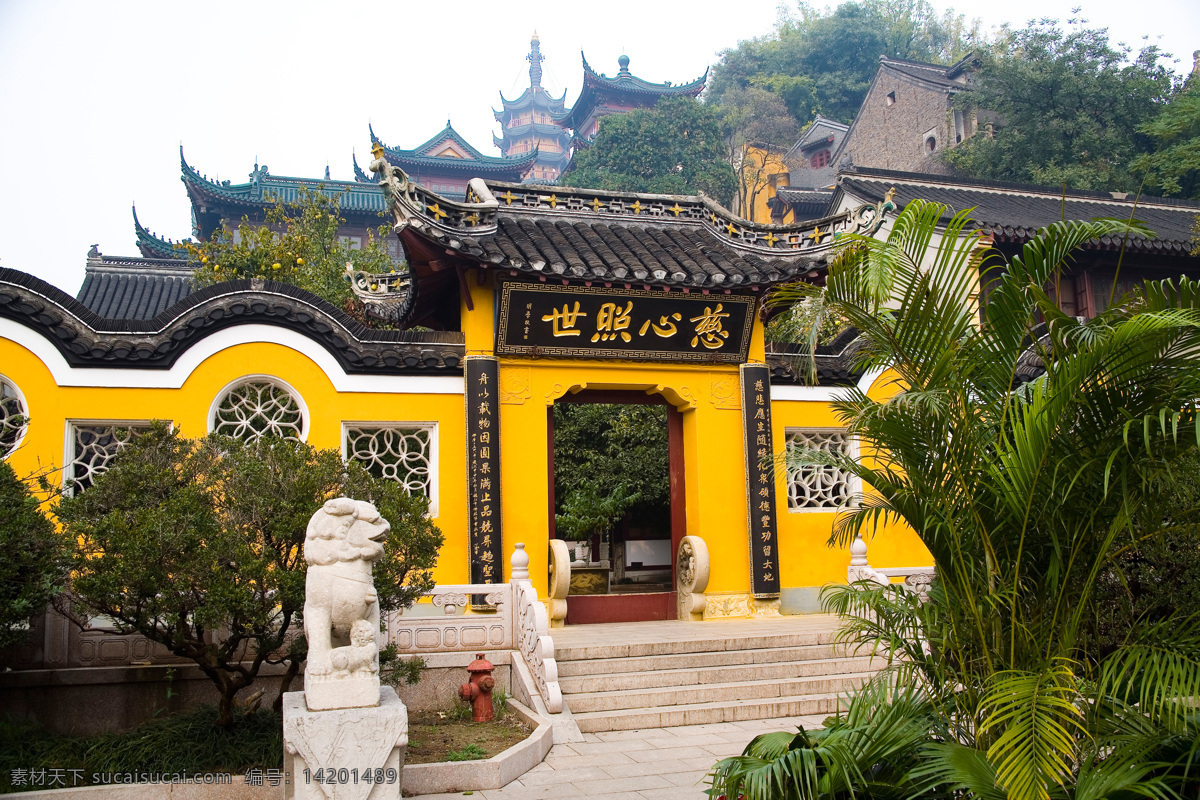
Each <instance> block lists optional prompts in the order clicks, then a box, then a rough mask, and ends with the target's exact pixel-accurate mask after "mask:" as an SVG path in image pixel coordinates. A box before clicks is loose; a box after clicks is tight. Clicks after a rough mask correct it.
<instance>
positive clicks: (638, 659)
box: [553, 617, 882, 733]
mask: <svg viewBox="0 0 1200 800" xmlns="http://www.w3.org/2000/svg"><path fill="white" fill-rule="evenodd" d="M790 620H795V622H790ZM601 629H604V630H601ZM835 631H836V622H835V621H833V620H832V618H828V617H821V618H783V619H782V620H737V621H721V622H702V623H696V622H651V623H626V624H614V625H580V626H571V627H568V628H565V629H562V630H556V631H554V632H553V635H554V640H555V656H556V658H557V659H558V674H559V685H560V686H561V688H562V692H563V698H564V700H565V702H566V705H567V707H568V708H570V710H571V714H572V716H573V717H574V719H575V721H576V723H578V725H579V729H580V730H581V731H583V732H585V733H588V732H597V731H616V730H633V729H641V728H665V727H669V726H674V725H702V724H708V723H714V722H734V721H741V720H751V719H773V718H778V717H795V716H802V715H808V714H830V713H833V712H835V711H837V710H838V708H839V699H838V698H839V696H842V695H844V694H845V693H846V692H849V691H853V690H854V689H856V688H857V687H858V686H860V685H862V683H863V682H864V681H866V680H867V679H868V678H869V677H870V676H871V675H872V674H874V672H875V670H876V669H878V668H879V667H880V666H882V663H881V662H880V661H879V660H875V661H874V662H872V659H870V658H869V657H851V656H846V655H845V654H844V653H843V652H842V648H841V647H839V646H838V645H836V644H834V643H833V636H834V633H835Z"/></svg>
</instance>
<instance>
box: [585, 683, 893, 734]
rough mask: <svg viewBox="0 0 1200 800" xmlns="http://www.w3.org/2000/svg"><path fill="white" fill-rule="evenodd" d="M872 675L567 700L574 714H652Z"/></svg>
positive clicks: (824, 688) (819, 689)
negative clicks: (639, 711)
mask: <svg viewBox="0 0 1200 800" xmlns="http://www.w3.org/2000/svg"><path fill="white" fill-rule="evenodd" d="M872 674H873V673H871V672H850V673H846V674H841V675H816V676H809V677H801V678H786V679H782V680H780V679H774V680H757V681H734V682H728V683H714V684H706V685H703V686H698V685H697V686H660V687H655V688H649V689H635V690H632V691H608V692H578V693H573V694H570V695H568V697H567V698H566V701H567V705H568V706H569V707H570V709H571V713H572V714H579V713H586V712H593V711H620V710H627V709H644V710H647V711H649V710H652V709H654V708H661V707H667V706H679V705H692V704H695V703H699V702H711V703H734V704H736V703H742V702H747V701H754V700H765V699H771V698H780V697H803V696H807V695H823V694H837V693H839V692H847V691H853V690H855V689H857V688H858V687H859V686H861V685H862V684H863V682H865V681H866V680H868V679H869V678H870V677H871V675H872ZM670 724H675V723H670ZM678 724H681V725H683V724H688V723H678Z"/></svg>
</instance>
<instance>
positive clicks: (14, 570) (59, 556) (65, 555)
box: [0, 461, 71, 647]
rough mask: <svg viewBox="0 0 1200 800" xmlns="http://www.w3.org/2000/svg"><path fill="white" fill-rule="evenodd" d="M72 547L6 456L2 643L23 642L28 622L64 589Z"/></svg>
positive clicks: (1, 496)
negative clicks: (47, 516)
mask: <svg viewBox="0 0 1200 800" xmlns="http://www.w3.org/2000/svg"><path fill="white" fill-rule="evenodd" d="M70 549H71V546H70V543H69V541H68V540H67V539H66V538H65V537H64V536H63V535H61V534H60V533H59V532H58V531H57V530H55V528H54V524H53V523H52V522H51V521H50V520H49V519H47V518H46V515H45V514H43V513H42V511H41V509H40V508H38V501H37V499H36V498H35V497H34V496H33V495H32V494H30V492H29V488H28V487H27V486H26V484H25V482H24V481H22V480H21V479H20V478H18V477H17V474H16V473H15V472H13V469H12V467H10V466H9V465H8V464H7V463H5V462H3V461H0V553H3V554H4V557H3V559H0V647H4V646H6V645H10V644H15V643H16V642H19V641H21V640H22V639H23V638H24V637H25V626H26V625H27V624H28V622H29V621H30V620H31V619H32V618H33V617H34V616H35V615H37V614H39V613H41V612H42V611H44V610H45V608H46V604H47V603H49V602H50V600H51V599H52V598H53V597H54V596H55V595H57V594H58V593H59V592H60V591H62V587H63V583H64V582H65V580H66V577H67V566H68V564H69V563H70Z"/></svg>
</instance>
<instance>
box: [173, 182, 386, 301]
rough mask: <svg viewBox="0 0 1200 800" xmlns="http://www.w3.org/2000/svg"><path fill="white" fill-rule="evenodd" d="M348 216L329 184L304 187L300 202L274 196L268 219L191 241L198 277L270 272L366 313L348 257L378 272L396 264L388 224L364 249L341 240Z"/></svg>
mask: <svg viewBox="0 0 1200 800" xmlns="http://www.w3.org/2000/svg"><path fill="white" fill-rule="evenodd" d="M345 222H346V220H345V218H343V217H342V216H341V196H340V195H336V194H328V193H326V192H325V191H324V189H323V188H321V187H319V188H318V189H316V190H310V189H308V188H307V187H302V188H301V189H300V198H299V200H298V201H297V202H296V203H282V202H280V201H278V200H277V199H276V200H273V201H272V204H271V205H270V206H269V207H268V208H267V214H266V224H265V225H258V226H256V225H253V224H251V222H250V220H249V219H248V218H243V219H242V223H241V225H239V226H238V229H237V233H236V235H235V233H234V231H233V229H231V228H230V227H229V225H228V224H222V226H221V228H220V229H219V230H217V231H215V232H214V233H213V235H212V238H211V239H210V240H209V241H206V242H200V243H196V244H193V243H192V242H186V243H185V245H184V246H185V247H186V248H187V250H188V254H189V257H190V258H191V260H192V261H193V263H194V264H195V266H196V269H195V271H194V272H193V274H192V280H193V281H194V282H195V285H196V286H197V287H204V286H212V285H213V284H217V283H221V282H223V281H232V280H239V279H245V278H265V279H269V280H273V281H281V282H283V283H290V284H292V285H293V286H298V287H300V288H301V289H305V290H307V291H309V292H312V293H313V294H315V295H316V296H317V297H320V298H322V299H324V300H328V301H329V302H330V303H332V304H333V305H335V306H337V307H338V308H340V309H342V310H343V311H346V312H347V313H350V314H351V315H352V316H354V317H355V318H357V319H359V320H360V321H365V319H366V315H365V313H364V312H363V310H362V307H361V304H360V303H359V302H358V301H357V300H356V298H355V297H354V295H353V293H352V292H351V291H350V284H349V282H348V281H347V280H346V279H345V273H346V262H348V261H349V262H353V263H354V267H355V269H359V270H364V271H366V272H372V273H383V272H392V271H394V270H395V269H396V264H395V262H393V261H392V257H391V255H390V254H389V253H388V248H387V236H388V226H387V225H380V227H379V229H378V231H376V232H374V233H372V232H370V231H368V234H367V241H366V242H364V243H363V245H362V247H361V249H359V248H351V246H350V243H349V242H347V241H341V240H339V238H338V232H339V230H340V229H341V226H342V225H344V224H345Z"/></svg>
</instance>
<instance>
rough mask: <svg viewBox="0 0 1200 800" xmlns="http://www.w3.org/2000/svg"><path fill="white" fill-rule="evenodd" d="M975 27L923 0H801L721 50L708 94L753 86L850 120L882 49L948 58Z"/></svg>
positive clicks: (795, 107)
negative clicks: (768, 29)
mask: <svg viewBox="0 0 1200 800" xmlns="http://www.w3.org/2000/svg"><path fill="white" fill-rule="evenodd" d="M978 29H979V23H978V22H974V23H970V24H968V23H967V22H966V20H965V18H964V17H963V16H961V15H956V14H954V12H953V11H952V10H950V11H946V12H945V13H944V14H943V15H941V16H938V15H937V13H936V11H935V10H934V8H933V6H932V5H931V4H930V3H929V2H928V0H858V1H857V2H847V3H842V4H841V5H839V6H838V7H837V8H836V9H834V10H833V11H830V10H829V9H825V10H819V9H816V8H814V7H812V6H811V5H809V4H807V3H801V5H800V8H799V14H798V16H794V17H790V18H786V19H784V20H783V21H782V22H781V23H780V24H779V25H778V27H777V28H776V30H775V32H774V33H773V34H772V35H769V36H764V37H761V38H758V39H752V40H749V41H745V42H741V43H739V44H738V46H737V47H736V48H733V49H730V50H726V51H724V52H723V53H722V54H721V59H720V61H719V62H718V63H717V65H716V66H715V67H714V70H713V76H712V80H711V83H710V85H709V90H708V95H707V99H708V100H709V101H710V102H713V103H717V104H722V105H723V104H725V103H727V102H728V100H727V99H726V95H727V94H728V93H729V92H731V91H734V90H736V89H745V88H747V87H750V86H755V87H758V88H761V89H765V90H767V91H771V92H774V93H775V94H778V95H779V96H780V97H781V98H782V99H783V100H784V101H785V102H786V103H787V105H788V108H789V110H790V111H791V113H792V115H793V116H795V117H796V119H798V120H800V121H802V122H803V121H807V120H809V119H811V118H812V116H813V115H814V114H815V113H816V112H818V111H819V112H820V113H822V114H824V115H825V116H827V117H830V118H832V119H837V120H840V121H842V122H850V121H851V120H852V119H853V118H854V115H855V114H857V113H858V109H859V106H861V105H862V101H863V98H864V97H865V96H866V92H867V87H868V86H869V85H870V83H871V78H872V77H873V76H874V75H875V71H876V69H878V67H879V57H880V56H881V55H887V56H889V57H892V58H903V59H909V60H914V61H926V62H934V63H947V64H948V63H953V62H954V61H957V60H958V59H959V58H961V57H962V56H964V55H966V54H967V53H968V52H969V51H970V50H971V48H972V47H973V46H975V43H976V42H977V41H979V39H980V36H979V30H978Z"/></svg>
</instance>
